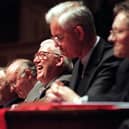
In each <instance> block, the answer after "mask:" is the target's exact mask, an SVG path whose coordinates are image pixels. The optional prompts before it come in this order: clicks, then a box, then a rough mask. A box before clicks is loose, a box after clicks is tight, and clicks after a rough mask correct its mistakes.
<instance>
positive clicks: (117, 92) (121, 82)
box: [46, 1, 129, 103]
mask: <svg viewBox="0 0 129 129" xmlns="http://www.w3.org/2000/svg"><path fill="white" fill-rule="evenodd" d="M114 13H115V19H114V21H113V24H112V30H111V31H110V35H109V37H108V40H109V41H111V42H113V44H114V46H113V52H114V55H115V56H116V57H119V58H125V60H124V61H123V62H122V63H121V64H120V67H119V68H118V72H117V76H116V84H115V85H114V86H113V88H112V89H111V90H110V92H109V93H107V94H103V95H96V96H86V95H85V96H84V97H80V96H79V95H78V94H76V93H75V92H74V91H73V90H71V89H70V88H68V87H65V86H64V87H62V86H59V85H58V82H57V83H55V84H53V86H52V87H51V89H50V90H49V91H48V92H47V95H46V96H47V98H48V100H49V101H60V100H62V101H65V102H73V103H81V102H86V101H129V18H128V17H129V1H125V2H123V3H120V4H118V5H116V6H115V8H114Z"/></svg>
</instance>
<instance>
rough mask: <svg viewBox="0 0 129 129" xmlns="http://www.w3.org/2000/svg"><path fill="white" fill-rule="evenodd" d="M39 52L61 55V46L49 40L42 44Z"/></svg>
mask: <svg viewBox="0 0 129 129" xmlns="http://www.w3.org/2000/svg"><path fill="white" fill-rule="evenodd" d="M39 51H43V52H51V53H56V54H60V53H61V52H60V48H59V46H57V45H56V43H55V42H54V40H52V39H47V40H45V41H43V42H42V43H41V44H40V48H39Z"/></svg>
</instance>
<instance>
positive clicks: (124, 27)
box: [108, 12, 129, 58]
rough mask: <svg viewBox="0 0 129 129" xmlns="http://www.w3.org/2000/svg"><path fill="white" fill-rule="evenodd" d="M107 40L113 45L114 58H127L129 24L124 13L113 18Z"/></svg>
mask: <svg viewBox="0 0 129 129" xmlns="http://www.w3.org/2000/svg"><path fill="white" fill-rule="evenodd" d="M108 40H109V41H111V42H113V43H114V44H113V45H114V48H113V50H114V55H115V56H117V57H128V58H129V23H128V17H127V16H126V14H125V13H124V12H120V13H118V14H117V16H116V17H115V19H114V22H113V24H112V30H111V33H110V35H109V37H108Z"/></svg>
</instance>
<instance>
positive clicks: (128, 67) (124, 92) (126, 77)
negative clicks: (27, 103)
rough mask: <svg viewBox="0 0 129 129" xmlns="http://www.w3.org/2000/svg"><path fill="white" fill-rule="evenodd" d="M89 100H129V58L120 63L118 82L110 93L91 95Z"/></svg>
mask: <svg viewBox="0 0 129 129" xmlns="http://www.w3.org/2000/svg"><path fill="white" fill-rule="evenodd" d="M88 101H129V59H125V60H123V61H122V63H121V64H120V67H119V68H118V71H117V75H116V84H115V85H114V86H113V87H112V89H111V90H110V92H109V93H107V94H104V95H98V96H95V97H94V96H89V97H88Z"/></svg>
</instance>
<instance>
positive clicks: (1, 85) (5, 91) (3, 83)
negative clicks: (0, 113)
mask: <svg viewBox="0 0 129 129" xmlns="http://www.w3.org/2000/svg"><path fill="white" fill-rule="evenodd" d="M16 97H17V95H16V93H14V92H11V91H10V86H9V85H8V82H7V77H6V71H5V68H3V67H0V107H1V108H2V107H5V105H6V104H7V103H8V102H10V101H11V100H12V99H15V98H16Z"/></svg>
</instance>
